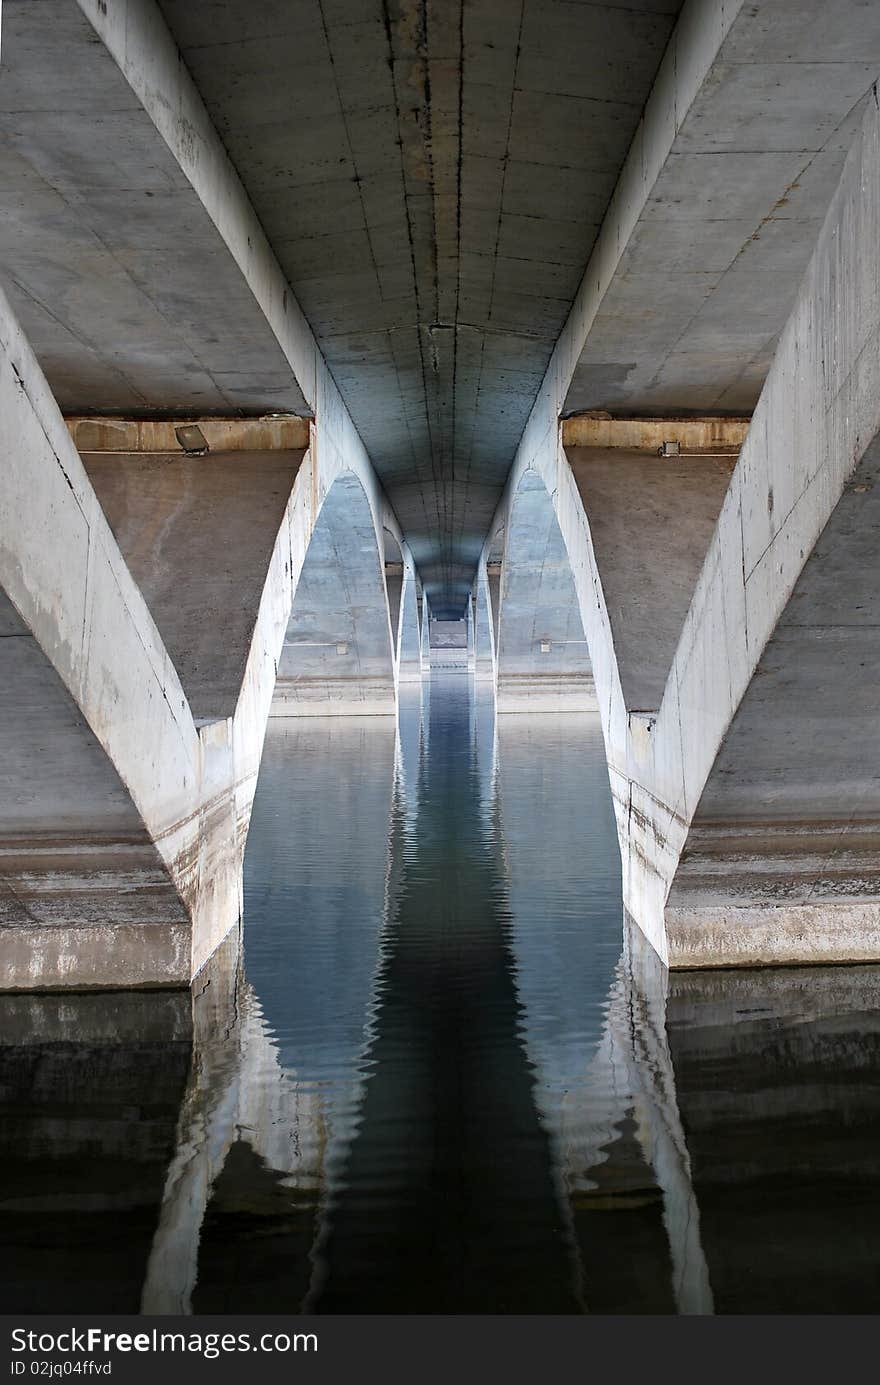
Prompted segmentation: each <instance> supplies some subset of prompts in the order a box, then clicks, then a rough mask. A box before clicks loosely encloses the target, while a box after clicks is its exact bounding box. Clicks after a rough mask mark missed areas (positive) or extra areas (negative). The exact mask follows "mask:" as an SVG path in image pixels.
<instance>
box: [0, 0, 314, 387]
mask: <svg viewBox="0 0 880 1385" xmlns="http://www.w3.org/2000/svg"><path fill="white" fill-rule="evenodd" d="M88 8H92V9H93V10H94V12H95V13H96V14H99V13H100V12H101V11H102V10H103V12H104V15H105V23H106V24H108V25H116V24H119V25H121V26H123V29H124V30H126V31H127V34H128V41H129V45H130V55H131V56H132V57H134V55H135V54H136V53H137V51H138V46H139V45H138V34H137V26H136V23H135V22H134V11H133V7H132V6H130V5H120V4H114V5H110V6H107V5H106V4H103V5H101V6H99V5H97V4H96V5H94V6H92V7H86V6H83V7H78V6H77V5H76V4H70V3H69V0H40V3H39V4H32V3H30V0H6V3H5V4H4V6H3V64H2V69H0V185H2V187H3V208H2V216H0V268H2V274H3V280H4V284H5V287H6V289H7V291H8V292H9V295H10V298H11V300H12V302H13V306H14V308H15V310H16V312H17V314H18V315H19V317H20V319H21V322H22V325H23V327H24V329H25V332H26V333H27V335H28V338H29V340H30V341H31V343H32V345H33V347H34V349H35V351H36V353H37V356H38V358H39V360H40V363H41V365H42V367H43V369H44V371H45V372H46V374H47V376H48V378H49V381H50V384H51V386H52V389H53V391H54V393H55V395H56V397H57V398H58V400H59V402H60V403H61V405H62V407H63V408H65V409H67V410H71V411H77V410H79V411H86V412H90V413H94V412H98V411H108V410H109V411H118V410H125V411H137V410H161V411H162V412H163V413H169V412H170V413H173V412H176V411H180V410H195V411H198V412H206V413H209V412H212V411H213V412H219V413H223V414H229V413H232V412H234V411H235V410H237V409H247V410H250V411H256V412H264V411H265V410H266V409H292V410H300V411H304V412H307V411H309V410H310V409H311V408H313V407H314V399H313V398H312V395H311V392H310V393H309V395H308V396H307V395H306V393H305V391H306V390H307V389H308V390H309V391H311V390H312V388H313V381H314V365H312V369H311V371H310V372H309V383H308V384H306V383H305V380H304V378H303V379H299V383H298V382H297V381H298V378H299V377H297V376H294V375H292V374H291V370H290V366H289V364H288V361H287V359H286V358H285V353H284V351H283V349H282V347H281V345H279V342H278V340H277V338H276V336H275V335H274V334H273V332H272V330H271V329H270V328H269V326H268V325H267V322H266V319H265V316H264V314H263V313H262V312H261V308H260V304H259V302H258V301H256V300H255V296H254V294H253V293H252V292H251V290H250V287H249V285H248V283H247V281H246V279H245V278H243V276H242V274H241V272H240V268H239V266H238V264H237V263H236V257H235V255H234V253H231V251H230V249H229V247H228V245H227V244H226V243H225V241H226V237H225V234H224V227H223V225H222V222H220V218H219V217H218V216H217V215H216V210H217V209H216V208H211V207H209V206H208V205H207V204H206V203H205V201H204V199H203V197H202V196H201V195H200V187H199V185H198V184H194V183H193V182H192V181H191V180H190V179H188V177H187V176H186V171H185V169H183V168H182V167H181V166H180V164H179V162H178V161H177V160H176V158H175V156H174V152H173V151H172V150H171V149H170V148H169V146H168V144H167V143H166V142H165V140H164V139H163V138H162V137H161V135H160V134H159V132H158V131H157V129H156V127H155V125H154V123H153V120H152V118H151V115H150V112H149V111H148V110H147V109H146V108H145V106H144V104H143V103H142V102H141V101H139V99H138V97H137V95H136V94H135V93H134V92H133V90H132V88H131V86H130V84H129V82H128V81H127V80H126V76H125V75H124V74H123V72H122V71H121V70H120V68H119V66H118V65H117V63H116V62H115V61H114V59H113V56H112V55H111V53H110V52H109V51H108V49H107V48H106V47H105V46H104V44H103V43H98V42H95V31H94V28H93V26H92V24H91V22H90V20H89V17H88V14H87V10H88ZM84 11H86V12H84ZM175 58H176V55H175ZM162 60H163V54H162V44H161V31H159V30H157V29H156V27H155V26H154V27H153V29H152V31H151V33H150V48H149V50H145V49H141V62H142V65H143V68H144V71H149V72H150V74H151V80H152V81H153V82H154V83H155V87H156V95H157V97H159V99H161V87H162V83H161V81H157V78H158V74H159V72H160V71H161V68H162ZM166 60H167V62H168V63H169V64H170V67H169V75H171V74H173V80H174V82H175V85H176V87H177V93H178V99H177V100H176V101H175V103H174V105H173V107H170V108H169V109H173V110H174V111H175V112H176V118H177V119H178V120H179V122H180V130H181V134H183V133H184V131H186V130H188V131H189V139H190V143H191V146H192V151H193V155H194V156H196V157H197V156H198V153H197V151H198V150H199V146H200V144H201V143H202V141H203V139H204V134H203V125H204V122H201V123H200V122H199V121H198V120H197V119H194V118H193V116H194V112H193V111H192V110H191V109H188V108H187V106H186V105H185V103H184V102H183V101H181V100H180V95H181V94H182V93H184V92H186V90H187V83H188V78H187V74H186V72H185V70H184V69H183V68H182V66H181V67H179V71H177V72H174V67H175V66H178V65H177V64H176V62H172V58H171V54H168V55H167V59H166ZM200 164H201V170H202V174H203V178H204V175H205V173H208V175H209V176H213V178H214V179H215V185H216V186H217V192H218V195H219V192H220V184H219V180H220V178H221V177H223V176H224V174H225V177H226V179H227V182H228V184H229V185H231V184H232V183H233V182H234V179H235V175H234V173H233V171H232V168H231V166H230V165H229V164H228V160H227V161H226V167H225V170H224V169H223V168H221V166H220V164H219V161H215V164H214V167H213V168H211V169H210V170H208V169H207V164H206V160H205V158H204V156H202V157H201V159H200ZM218 223H219V224H218ZM253 244H254V247H257V244H258V242H257V241H256V239H254V240H253ZM120 327H122V330H120Z"/></svg>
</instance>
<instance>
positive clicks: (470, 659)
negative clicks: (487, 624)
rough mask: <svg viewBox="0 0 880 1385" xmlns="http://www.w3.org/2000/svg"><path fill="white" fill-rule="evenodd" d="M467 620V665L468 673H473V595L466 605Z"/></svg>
mask: <svg viewBox="0 0 880 1385" xmlns="http://www.w3.org/2000/svg"><path fill="white" fill-rule="evenodd" d="M465 621H466V623H467V666H468V673H473V671H474V662H475V658H474V600H473V597H472V596H469V597H468V600H467V606H466V608H465Z"/></svg>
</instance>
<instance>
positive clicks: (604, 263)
mask: <svg viewBox="0 0 880 1385" xmlns="http://www.w3.org/2000/svg"><path fill="white" fill-rule="evenodd" d="M841 5H842V0H841ZM844 8H845V9H846V13H844ZM855 8H856V7H855V6H849V7H843V6H842V7H841V8H839V9H835V15H836V18H837V20H838V22H840V23H841V24H844V25H846V24H849V25H851V24H852V22H853V16H854V12H855ZM742 14H743V15H744V16H745V11H743V12H742ZM768 14H769V15H770V16H771V17H772V16H775V17H776V20H778V21H780V23H781V20H782V18H783V16H782V11H781V9H780V7H778V6H770V7H769V9H768ZM745 17H747V16H745ZM765 17H766V16H765ZM731 18H732V15H731V14H729V13H728V14H723V13H722V12H721V8H720V7H719V8H718V9H717V10H715V11H714V19H713V7H711V6H707V7H705V9H704V10H703V12H702V15H701V18H700V24H701V25H702V26H703V27H702V30H701V32H702V34H703V38H702V40H701V43H700V44H698V45H697V46H696V49H695V51H694V54H693V56H694V61H693V62H692V63H691V64H690V65H679V67H678V68H676V66H675V48H673V50H671V56H670V59H669V64H670V65H669V67H668V69H667V66H666V64H665V63H664V68H663V71H662V72H661V78H660V79H658V83H657V86H656V88H655V92H654V95H653V97H652V101H651V103H649V108H648V110H647V111H646V116H645V123H644V128H643V133H642V136H641V142H640V145H639V148H638V150H635V149H634V151H633V155H632V158H631V160H630V162H629V163H628V165H627V168H626V169H625V170H624V173H623V175H622V178H621V181H620V183H619V185H618V189H617V192H616V194H615V198H614V199H613V201H612V205H611V208H610V209H609V215H608V217H607V218H606V222H605V224H604V227H603V232H602V234H601V236H600V239H599V242H598V243H597V248H596V251H595V252H594V258H593V266H594V268H595V271H596V272H595V274H594V275H593V277H592V278H591V277H590V275H589V274H588V275H587V276H586V277H585V280H584V284H583V286H582V290H581V293H580V295H579V298H578V300H577V302H576V304H575V307H574V309H573V311H572V314H571V316H570V318H569V321H568V324H567V326H566V329H565V331H564V332H563V334H562V337H561V338H560V341H559V343H558V345H557V349H556V351H555V353H554V357H553V360H552V361H551V365H550V367H549V369H548V372H547V375H546V377H545V383H544V387H543V389H542V393H541V395H540V397H539V400H538V403H537V404H536V406H535V409H534V410H533V412H532V415H531V417H530V420H529V423H528V425H527V427H526V430H525V433H524V435H523V440H522V443H521V446H520V449H519V452H518V455H517V460H516V463H515V466H514V468H513V471H512V473H511V478H510V481H509V483H508V489H507V492H506V499H505V501H504V503H503V504H502V506H501V507H499V511H498V515H497V517H496V525H497V524H503V523H504V521H505V518H506V515H507V514H508V512H509V509H510V505H511V502H512V497H513V496H514V495H515V493H516V489H517V487H518V486H519V484H520V481H521V479H522V477H523V475H524V473H525V472H526V471H527V470H528V469H529V468H532V469H534V470H535V471H537V472H539V473H540V474H541V475H542V477H543V478H544V481H545V484H546V486H547V489H548V491H549V492H550V494H551V495H552V496H553V500H554V505H555V509H556V513H557V516H558V519H559V524H560V529H561V531H562V534H563V536H564V539H565V543H566V547H567V550H568V553H569V555H570V558H571V563H572V570H573V573H574V580H575V586H576V589H577V592H578V599H579V604H580V609H581V613H582V616H583V621H584V627H585V630H586V633H587V637H588V640H589V648H590V654H591V663H592V666H593V673H594V677H595V680H596V687H597V692H598V698H599V706H600V709H601V711H602V717H603V729H604V732H605V737H606V746H607V750H608V758H609V766H610V774H611V783H612V791H613V793H614V797H615V802H616V805H617V811H618V824H619V831H620V837H621V844H622V850H623V857H624V897H625V900H626V903H627V906H628V908H629V909H630V911H631V913H632V914H633V916H634V917H635V918H636V920H637V921H638V923H639V925H640V926H641V927H642V928H643V929H644V930H645V932H646V934H647V936H648V937H649V939H650V940H651V942H652V944H653V945H654V946H655V948H656V949H657V951H658V952H659V954H660V956H661V957H662V958H664V959H667V960H668V961H669V963H670V965H672V966H674V967H681V966H695V965H698V966H715V965H722V966H723V965H742V964H746V963H749V962H755V961H765V962H773V961H777V962H795V961H814V962H815V961H830V960H841V961H842V960H858V959H866V958H869V957H875V956H877V955H880V932H878V922H880V920H878V911H877V905H876V901H875V898H874V896H873V895H872V894H871V888H872V887H871V886H870V885H869V887H868V893H867V894H865V893H864V892H863V893H861V895H859V892H858V891H857V890H855V889H854V886H855V881H856V877H857V876H859V875H864V871H863V870H861V869H860V870H859V871H856V872H855V873H854V875H853V876H852V877H851V880H850V884H849V885H848V886H847V888H846V889H845V890H844V891H843V894H842V897H838V898H836V899H833V900H832V899H831V898H829V897H828V892H827V891H826V892H825V893H824V894H823V900H822V905H821V906H819V907H813V908H811V907H810V906H809V904H808V903H805V902H804V901H803V899H800V900H795V901H794V902H793V903H792V905H791V906H790V907H787V906H786V903H785V900H784V898H783V897H782V892H781V891H780V890H775V897H774V889H775V887H773V888H770V889H768V888H764V889H763V890H762V893H761V895H760V896H759V897H758V898H757V899H756V901H755V903H756V910H754V911H752V912H750V910H749V908H748V907H747V902H746V900H745V899H743V898H742V897H740V898H734V897H728V898H727V899H725V900H722V899H720V898H716V901H715V904H714V906H713V908H711V909H709V910H708V911H704V910H702V908H701V902H700V899H699V896H698V895H697V896H696V897H695V900H694V904H695V907H694V909H693V910H691V911H688V908H687V904H686V903H685V902H684V900H682V905H683V908H682V911H681V912H680V913H679V914H678V915H677V920H676V924H675V927H674V928H673V927H672V926H671V921H670V920H668V919H667V915H666V904H667V895H668V893H669V890H670V886H671V884H672V881H673V877H674V876H675V872H676V869H677V866H678V861H679V856H680V853H681V852H682V849H683V848H684V846H685V841H686V837H687V830H688V825H689V823H690V822H691V819H692V818H693V816H694V814H695V813H696V811H697V805H698V802H699V799H700V795H701V793H702V790H703V787H704V785H705V784H706V781H707V779H708V777H709V773H710V770H711V768H712V764H713V763H714V760H715V757H716V754H717V752H718V749H719V747H720V745H721V743H722V740H723V738H724V735H725V732H726V730H727V728H728V726H729V724H730V722H731V720H732V718H733V716H734V713H735V712H736V709H737V707H738V706H739V703H740V701H741V700H742V698H743V696H744V694H745V692H746V688H747V687H748V685H749V683H750V681H751V678H752V675H753V673H754V670H755V668H756V666H757V663H758V659H759V658H760V655H761V653H762V651H763V649H764V646H765V644H766V642H767V640H768V639H769V637H770V635H771V633H772V632H773V629H774V627H775V625H776V623H777V620H778V619H779V616H780V615H781V613H782V611H783V609H784V608H785V605H786V603H787V601H788V599H789V596H790V595H791V592H792V589H793V587H794V583H795V581H796V580H797V577H798V575H799V573H800V570H801V567H802V566H803V564H804V562H805V560H806V558H807V556H808V555H809V553H810V550H811V549H812V546H813V544H814V543H815V542H816V540H817V538H818V537H819V534H820V533H821V531H822V529H823V528H824V526H825V524H826V523H827V520H828V518H829V516H830V513H831V511H832V509H833V508H834V505H835V504H836V503H837V500H838V499H839V497H840V494H841V491H842V489H843V486H844V484H845V482H846V480H847V479H848V478H849V477H850V476H851V475H852V471H853V469H854V467H855V465H856V464H857V462H858V460H859V459H860V457H861V456H862V455H863V453H864V451H865V448H866V447H867V446H868V444H869V443H870V441H871V439H872V438H873V437H874V435H875V434H876V432H877V430H878V423H880V419H878V418H877V417H876V416H875V413H876V403H875V401H876V399H877V398H878V397H880V390H878V388H877V385H876V383H875V382H874V380H873V375H872V372H873V370H874V366H875V356H874V354H873V342H874V337H875V333H876V322H875V320H874V315H875V311H876V302H877V296H878V295H877V289H876V283H877V259H876V241H877V229H876V225H875V220H874V219H875V217H876V216H877V211H876V207H875V196H874V193H875V187H876V174H875V171H874V162H873V161H874V158H875V153H874V144H875V142H876V129H875V125H876V118H877V106H876V102H875V101H874V100H873V99H872V100H871V101H870V102H869V103H868V104H867V107H866V110H865V115H864V120H865V125H864V127H863V129H862V130H861V131H860V133H859V136H858V138H857V139H856V142H855V145H854V148H853V150H852V151H851V152H850V155H849V156H848V159H849V162H848V164H847V168H846V173H845V175H844V180H843V183H842V184H841V188H840V189H839V190H838V192H837V193H836V194H835V198H834V201H833V202H832V206H831V209H830V212H829V216H828V219H827V221H826V223H825V227H824V229H823V232H822V235H821V237H820V240H819V244H818V249H817V253H816V255H815V257H814V259H813V261H812V263H811V266H810V269H809V271H808V273H807V276H806V278H805V279H804V282H803V284H802V287H801V290H800V292H799V294H798V300H797V305H796V307H795V310H794V312H793V314H792V317H791V319H790V322H789V324H788V326H787V327H786V329H785V332H784V333H783V335H782V337H781V338H780V343H779V347H778V350H777V353H776V357H775V360H774V365H773V368H772V370H771V372H770V375H769V376H768V379H767V384H766V386H765V390H764V393H763V394H762V397H761V401H760V404H759V407H758V409H757V411H756V414H755V417H754V419H753V422H752V425H751V428H750V431H749V436H748V439H747V442H746V444H745V447H744V449H743V451H742V454H741V456H740V460H739V463H738V465H737V468H736V469H735V471H734V474H733V477H732V479H731V482H730V486H729V489H728V492H727V495H726V497H725V500H724V502H723V504H722V507H721V512H720V515H719V519H718V523H717V525H716V528H715V531H714V534H713V537H712V539H711V542H710V544H709V548H708V551H707V554H706V558H705V561H704V563H703V566H702V569H701V572H700V576H699V578H698V580H697V585H696V589H695V592H694V596H693V599H692V602H691V605H690V609H689V611H688V614H687V616H686V617H685V621H684V626H683V629H682V634H681V638H680V641H679V643H678V646H677V648H676V651H675V655H674V657H673V661H672V666H671V669H670V672H669V677H668V679H667V682H666V687H665V690H664V693H663V696H662V698H661V701H660V706H659V708H658V710H657V713H656V716H655V715H654V714H653V713H649V714H645V713H639V712H631V711H629V710H628V708H627V704H626V700H625V698H624V695H623V691H622V687H621V680H620V673H619V671H618V667H617V663H616V659H615V657H614V639H613V633H612V627H611V622H610V620H609V616H608V611H607V607H606V603H605V598H604V594H603V589H602V582H601V576H600V573H599V568H598V565H597V562H596V555H595V551H594V548H593V541H592V535H591V532H590V529H589V525H588V520H587V517H586V516H585V513H584V506H583V503H582V501H581V497H580V495H579V494H578V491H577V486H576V483H575V479H574V476H573V473H572V471H571V468H570V466H569V464H568V461H567V459H566V457H565V455H564V451H563V448H562V446H561V439H560V429H559V426H558V423H557V419H558V414H559V412H560V410H561V409H562V406H563V403H564V398H565V394H566V392H567V389H568V384H569V381H570V378H571V373H572V371H573V369H574V365H575V362H576V361H577V359H578V357H579V355H580V351H581V349H582V346H583V342H584V341H585V340H586V338H587V335H588V332H589V329H590V326H591V323H592V321H593V319H594V316H595V312H596V310H597V307H598V304H599V302H600V301H601V298H602V295H603V293H604V291H605V288H607V285H608V283H609V282H610V280H611V277H612V275H613V273H614V272H615V268H616V266H617V264H618V261H619V251H620V247H622V246H624V245H625V244H626V243H627V240H628V237H629V235H630V233H631V231H632V229H633V227H634V226H635V224H636V222H637V219H638V216H639V214H640V210H641V208H642V206H643V205H644V202H645V198H646V196H647V194H648V192H649V191H650V188H651V187H652V186H653V182H654V181H655V179H656V177H657V175H658V172H659V169H660V168H661V167H662V166H663V163H664V161H665V159H666V157H667V155H668V152H669V150H670V148H671V146H672V142H673V140H674V138H675V132H676V129H677V128H678V124H679V123H680V119H681V115H682V114H683V113H684V112H686V111H687V110H688V109H689V108H690V105H691V104H692V102H693V100H694V98H695V96H696V95H697V93H698V92H699V90H700V89H701V87H702V85H703V83H704V82H705V81H707V80H709V79H710V76H711V72H712V61H713V55H714V54H715V52H717V48H718V45H719V44H720V42H721V40H722V38H723V35H724V33H725V32H726V28H727V22H728V20H729V19H731ZM753 18H754V16H753ZM713 26H714V27H713ZM698 27H699V26H698ZM764 29H765V32H769V31H767V30H766V25H765V26H764ZM850 31H851V30H850V29H848V32H850ZM682 32H683V31H682V29H681V26H680V27H679V30H678V34H679V35H681V34H682ZM780 32H781V31H780ZM697 59H699V60H697ZM664 74H665V76H664ZM649 136H650V140H649ZM637 155H638V157H637ZM864 580H868V579H867V578H865V579H864ZM854 604H862V603H861V602H860V601H859V602H854ZM721 631H723V632H724V638H723V639H720V638H719V632H721ZM803 744H804V745H806V738H804V742H803ZM848 744H849V746H850V749H851V752H852V756H853V763H857V762H858V761H859V758H860V752H859V750H858V747H857V746H856V745H854V744H853V742H852V741H851V740H850V741H848ZM815 787H816V808H815V812H816V814H817V815H818V814H821V813H822V812H823V809H822V808H821V806H820V805H821V803H822V789H821V781H820V777H819V775H818V773H817V775H816V779H815ZM755 806H756V810H757V809H758V805H755ZM857 806H858V807H860V806H861V805H856V804H855V803H854V802H853V803H851V805H850V812H852V810H853V809H854V808H856V807H857ZM864 806H865V809H866V812H867V815H868V816H869V817H870V815H871V814H872V813H873V812H874V807H873V804H872V803H870V802H869V803H866V804H865V805H864ZM758 811H759V810H758ZM836 827H837V828H839V830H840V833H841V834H844V835H845V834H848V833H849V832H850V831H851V827H852V824H851V821H850V817H849V816H846V817H844V816H841V817H840V818H839V819H837V820H836ZM852 840H854V838H853V839H852ZM766 846H767V848H768V849H767V852H766V853H765V859H764V863H763V865H762V866H761V867H760V870H759V873H762V874H764V876H765V884H770V885H772V882H773V879H774V875H775V879H776V881H777V882H778V883H779V884H781V882H782V880H784V878H785V876H786V873H787V872H786V863H785V860H784V855H783V853H781V852H779V853H777V860H776V865H775V866H774V864H773V859H772V858H773V851H774V847H773V842H772V836H768V838H767V841H766ZM759 854H760V853H759ZM820 856H821V864H820V868H819V869H820V872H821V873H826V874H827V872H829V871H830V870H831V858H830V855H829V854H828V853H827V852H826V853H824V854H822V853H820ZM862 864H863V865H864V864H866V862H864V861H863V863H862ZM714 874H715V882H713V883H718V882H719V881H720V874H721V873H720V872H719V871H715V872H714ZM829 879H830V876H829ZM668 922H669V923H670V927H669V928H668V927H667V923H668Z"/></svg>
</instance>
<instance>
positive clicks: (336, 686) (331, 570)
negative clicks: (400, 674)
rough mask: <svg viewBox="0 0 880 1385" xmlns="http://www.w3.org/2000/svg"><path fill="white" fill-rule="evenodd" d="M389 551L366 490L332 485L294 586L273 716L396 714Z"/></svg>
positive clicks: (350, 477) (345, 483) (353, 480)
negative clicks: (386, 571)
mask: <svg viewBox="0 0 880 1385" xmlns="http://www.w3.org/2000/svg"><path fill="white" fill-rule="evenodd" d="M383 567H384V552H383V546H382V545H380V538H379V535H378V534H377V526H376V524H375V521H374V517H373V512H372V510H371V508H370V504H369V499H368V496H367V493H366V491H365V489H364V486H363V484H362V483H361V481H360V480H359V478H358V477H357V475H356V474H355V473H354V472H351V471H346V472H343V473H342V474H341V475H340V476H338V477H337V478H336V479H335V480H334V481H333V482H332V483H331V485H330V488H329V490H328V492H327V496H326V498H325V500H324V503H323V505H322V507H321V509H320V511H319V512H318V516H317V520H316V523H315V527H314V531H313V533H312V536H311V539H310V541H309V546H308V550H307V552H306V555H305V559H304V562H303V566H302V571H301V573H300V575H299V580H298V582H297V585H296V592H295V595H294V598H293V606H292V609H291V612H290V621H289V624H288V627H287V631H286V633H285V636H284V647H283V650H282V653H281V658H280V660H279V664H278V677H277V680H276V683H275V693H274V697H273V700H272V716H286V717H290V716H336V715H338V716H394V715H395V713H396V710H397V691H396V684H395V651H394V643H393V638H392V627H391V614H390V612H389V604H388V592H387V587H386V581H385V576H384V571H383Z"/></svg>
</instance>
